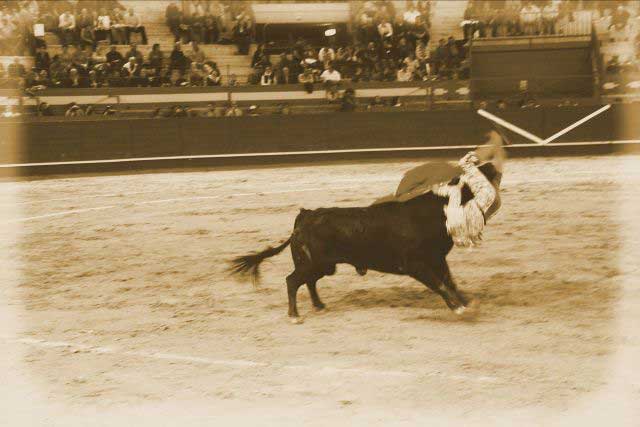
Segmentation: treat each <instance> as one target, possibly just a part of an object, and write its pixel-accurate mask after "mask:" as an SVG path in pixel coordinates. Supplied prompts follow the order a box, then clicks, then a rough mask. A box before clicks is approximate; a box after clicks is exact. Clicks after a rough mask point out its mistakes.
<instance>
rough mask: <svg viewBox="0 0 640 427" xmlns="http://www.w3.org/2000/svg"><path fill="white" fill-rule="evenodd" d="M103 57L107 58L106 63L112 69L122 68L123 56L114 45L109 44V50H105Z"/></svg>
mask: <svg viewBox="0 0 640 427" xmlns="http://www.w3.org/2000/svg"><path fill="white" fill-rule="evenodd" d="M105 59H106V60H107V64H109V66H110V67H111V68H112V69H115V70H120V68H122V64H123V62H124V57H123V56H122V54H121V53H120V52H118V49H117V47H116V46H111V48H110V50H109V52H107V54H106V56H105Z"/></svg>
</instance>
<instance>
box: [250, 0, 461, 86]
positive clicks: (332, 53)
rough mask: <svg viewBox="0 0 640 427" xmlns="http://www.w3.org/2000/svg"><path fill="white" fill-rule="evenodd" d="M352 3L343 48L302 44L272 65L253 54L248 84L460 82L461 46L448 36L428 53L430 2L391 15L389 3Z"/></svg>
mask: <svg viewBox="0 0 640 427" xmlns="http://www.w3.org/2000/svg"><path fill="white" fill-rule="evenodd" d="M353 3H354V4H352V12H353V13H352V22H351V27H352V36H353V37H352V39H353V42H352V43H349V44H348V45H345V46H334V45H333V44H331V43H327V44H326V45H325V46H322V47H320V48H319V49H316V48H314V47H313V46H311V45H309V44H306V43H305V42H304V41H303V40H299V41H298V42H296V43H295V45H294V46H293V47H291V49H289V50H287V51H286V52H284V53H282V54H281V55H280V56H279V58H278V59H277V61H274V63H272V61H271V58H270V56H269V55H267V54H266V53H265V50H264V47H263V46H259V47H258V49H257V50H256V52H255V54H254V56H253V60H252V64H251V65H252V67H253V69H254V74H253V75H252V76H251V78H250V81H249V83H251V84H260V85H274V84H287V83H298V82H299V83H302V84H303V85H305V86H306V87H311V84H312V83H314V82H324V83H325V84H326V85H329V86H333V85H334V83H335V82H337V81H340V80H342V79H348V80H350V81H353V82H361V81H411V80H427V79H430V78H452V77H464V76H466V75H467V72H466V71H468V69H467V67H466V66H467V64H466V62H465V58H466V56H467V55H466V47H465V46H464V44H463V43H461V42H460V41H456V40H455V39H454V38H453V37H449V38H448V40H444V39H442V40H439V41H438V43H437V45H435V47H434V48H433V49H431V48H430V47H429V42H430V38H431V34H430V28H431V21H430V9H431V7H430V2H428V1H415V2H414V1H408V2H407V5H406V9H405V10H404V12H402V13H400V12H396V9H395V7H394V3H393V2H391V1H365V2H353Z"/></svg>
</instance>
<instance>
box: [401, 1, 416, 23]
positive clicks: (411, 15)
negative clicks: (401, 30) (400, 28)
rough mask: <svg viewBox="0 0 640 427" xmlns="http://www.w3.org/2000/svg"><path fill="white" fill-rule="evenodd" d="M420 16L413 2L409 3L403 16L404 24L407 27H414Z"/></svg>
mask: <svg viewBox="0 0 640 427" xmlns="http://www.w3.org/2000/svg"><path fill="white" fill-rule="evenodd" d="M418 16H420V12H419V11H418V10H417V9H416V7H415V6H414V4H413V2H411V3H407V10H405V12H404V13H403V14H402V17H403V18H404V23H405V24H407V25H413V24H415V23H416V18H417V17H418Z"/></svg>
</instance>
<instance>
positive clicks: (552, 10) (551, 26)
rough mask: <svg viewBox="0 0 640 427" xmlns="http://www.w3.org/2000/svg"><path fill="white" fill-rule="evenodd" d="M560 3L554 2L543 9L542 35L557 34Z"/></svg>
mask: <svg viewBox="0 0 640 427" xmlns="http://www.w3.org/2000/svg"><path fill="white" fill-rule="evenodd" d="M558 14H559V10H558V2H556V1H552V2H551V3H548V4H547V5H545V6H544V7H543V8H542V34H555V33H556V22H557V21H558Z"/></svg>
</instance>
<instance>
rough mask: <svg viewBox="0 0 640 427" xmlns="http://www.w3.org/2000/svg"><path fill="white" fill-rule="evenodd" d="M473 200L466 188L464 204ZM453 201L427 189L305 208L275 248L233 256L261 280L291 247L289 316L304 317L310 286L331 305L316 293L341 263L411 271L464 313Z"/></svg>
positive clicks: (235, 268) (489, 168)
mask: <svg viewBox="0 0 640 427" xmlns="http://www.w3.org/2000/svg"><path fill="white" fill-rule="evenodd" d="M479 169H480V171H481V172H482V173H483V174H484V175H485V176H486V177H487V178H488V179H489V180H490V181H494V179H495V178H496V176H497V175H498V171H497V170H496V168H495V167H494V166H493V165H492V164H491V163H486V164H484V165H482V166H481V167H480V168H479ZM472 197H473V195H472V193H471V192H470V190H469V188H468V187H467V186H466V185H464V186H463V192H462V204H465V203H466V202H468V201H469V200H470V199H471V198H472ZM446 203H447V199H446V198H444V197H440V196H437V195H434V194H433V193H431V192H429V193H425V194H423V195H421V196H418V197H415V198H413V199H411V200H409V201H406V202H387V203H381V204H376V205H372V206H368V207H358V208H321V209H316V210H307V209H301V211H300V213H299V214H298V216H297V217H296V219H295V223H294V229H293V233H292V234H291V236H290V237H289V239H287V240H286V241H285V242H284V243H282V244H281V245H280V246H277V247H275V248H271V247H270V248H267V249H266V250H264V251H262V252H258V253H254V254H251V255H246V256H241V257H238V258H235V259H234V260H233V261H232V265H231V269H230V271H231V272H232V273H234V274H250V275H252V277H253V279H254V280H257V279H258V278H259V270H258V268H259V265H260V263H261V262H262V261H264V260H265V259H266V258H269V257H272V256H274V255H277V254H279V253H280V252H282V251H283V250H284V249H285V248H286V247H287V245H289V244H291V255H292V257H293V263H294V265H295V269H294V271H293V272H292V273H291V274H289V275H288V276H287V279H286V282H287V294H288V296H289V316H290V317H292V318H298V308H297V304H296V295H297V292H298V288H299V287H300V286H302V285H303V284H306V285H307V288H308V289H309V294H310V295H311V301H312V303H313V306H314V307H315V308H316V309H318V310H321V309H323V308H324V304H323V303H322V301H321V300H320V297H319V296H318V291H317V290H316V283H317V281H318V280H319V279H320V278H322V277H324V276H330V275H332V274H334V273H335V271H336V264H340V263H344V264H351V265H353V266H354V267H355V268H356V271H357V272H358V273H359V274H361V275H363V274H365V273H366V271H367V270H368V269H371V270H376V271H381V272H384V273H392V274H400V275H407V276H410V277H412V278H414V279H416V280H417V281H419V282H421V283H423V284H424V285H426V286H427V287H428V288H429V289H431V290H432V291H434V292H436V293H437V294H438V295H440V296H441V297H442V298H443V299H444V302H445V303H446V304H447V306H448V307H449V308H450V309H451V310H454V311H455V312H456V313H458V314H460V313H462V312H464V311H465V308H466V307H467V306H468V304H469V301H468V299H467V298H466V297H465V296H464V295H463V294H462V293H461V292H459V291H458V289H457V286H456V283H455V282H454V280H453V278H452V277H451V272H450V271H449V266H448V264H447V260H446V257H447V255H448V253H449V251H450V250H451V248H452V247H453V241H452V240H451V237H450V236H449V235H448V233H447V229H446V226H445V220H446V218H445V214H444V209H443V208H444V206H445V205H446Z"/></svg>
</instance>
